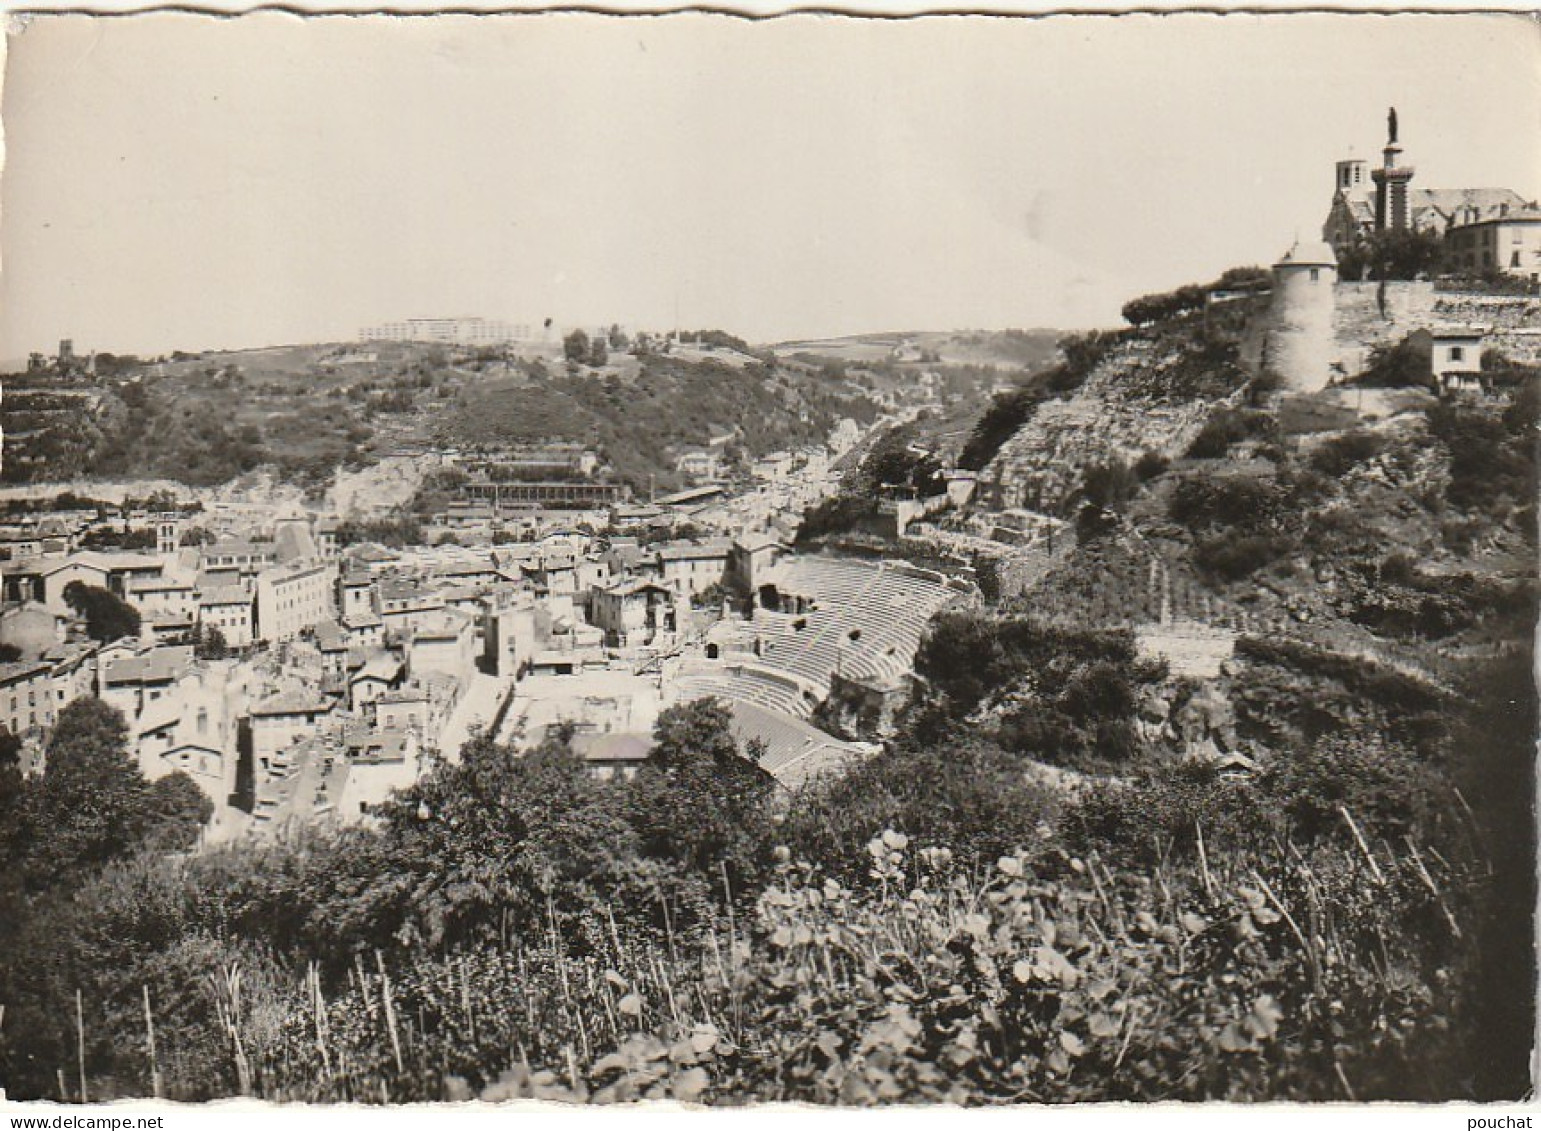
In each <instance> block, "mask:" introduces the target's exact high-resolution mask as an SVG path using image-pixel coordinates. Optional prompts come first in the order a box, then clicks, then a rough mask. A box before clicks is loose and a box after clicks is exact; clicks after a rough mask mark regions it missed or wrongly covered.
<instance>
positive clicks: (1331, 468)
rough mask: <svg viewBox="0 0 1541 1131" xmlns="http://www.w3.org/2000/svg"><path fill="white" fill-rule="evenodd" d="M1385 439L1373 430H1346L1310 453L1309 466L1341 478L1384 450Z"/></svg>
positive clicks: (1322, 472)
mask: <svg viewBox="0 0 1541 1131" xmlns="http://www.w3.org/2000/svg"><path fill="white" fill-rule="evenodd" d="M1385 447H1386V441H1385V438H1384V437H1382V436H1377V435H1376V434H1375V433H1373V432H1364V431H1355V432H1346V433H1344V434H1343V435H1341V436H1334V437H1332V438H1331V439H1329V440H1326V441H1324V442H1323V443H1322V444H1321V445H1320V446H1319V447H1318V448H1317V449H1316V450H1315V451H1314V452H1312V453H1311V467H1312V468H1313V469H1314V470H1315V471H1318V472H1320V473H1321V474H1322V475H1327V476H1331V477H1332V478H1334V479H1338V478H1341V477H1342V476H1344V475H1346V474H1348V472H1350V471H1351V470H1353V469H1354V468H1356V467H1358V466H1359V465H1360V464H1362V463H1368V462H1369V461H1370V460H1372V459H1374V458H1375V457H1376V456H1378V455H1380V453H1381V452H1382V451H1384V450H1385Z"/></svg>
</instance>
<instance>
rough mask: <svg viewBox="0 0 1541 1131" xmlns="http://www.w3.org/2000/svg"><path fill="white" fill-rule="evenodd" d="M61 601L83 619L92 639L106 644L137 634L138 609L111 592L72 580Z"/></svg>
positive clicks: (65, 588) (66, 587)
mask: <svg viewBox="0 0 1541 1131" xmlns="http://www.w3.org/2000/svg"><path fill="white" fill-rule="evenodd" d="M64 602H65V604H67V605H69V607H70V608H72V609H74V610H75V612H76V613H77V614H78V615H80V616H81V617H82V618H84V619H85V622H86V633H87V635H89V636H90V637H91V639H92V640H97V641H100V642H101V643H103V644H109V643H111V642H112V641H114V640H120V639H122V638H123V637H125V636H138V635H139V610H138V609H136V608H134V606H132V605H130V604H128V603H127V602H126V601H124V600H123V599H122V598H120V597H119V596H118V595H117V594H115V593H113V592H112V591H111V590H108V589H103V588H101V587H100V586H97V585H87V584H86V583H85V582H84V581H72V582H70V583H69V584H68V585H66V586H65V587H64Z"/></svg>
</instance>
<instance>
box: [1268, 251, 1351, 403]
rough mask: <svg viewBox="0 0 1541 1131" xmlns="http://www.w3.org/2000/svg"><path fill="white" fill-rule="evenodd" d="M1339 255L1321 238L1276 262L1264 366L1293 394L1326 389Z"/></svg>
mask: <svg viewBox="0 0 1541 1131" xmlns="http://www.w3.org/2000/svg"><path fill="white" fill-rule="evenodd" d="M1337 281H1338V257H1337V256H1336V255H1335V254H1333V250H1332V248H1331V247H1330V246H1329V245H1328V244H1326V243H1324V242H1322V241H1320V240H1317V241H1314V242H1311V243H1300V242H1299V241H1296V243H1295V246H1294V247H1292V248H1290V249H1289V251H1287V252H1286V253H1285V255H1284V258H1282V259H1280V260H1279V262H1277V263H1275V264H1274V265H1273V300H1272V305H1271V308H1270V310H1269V320H1268V321H1269V326H1268V337H1267V340H1266V342H1265V344H1264V349H1263V368H1265V369H1268V370H1271V371H1272V372H1274V373H1277V374H1278V375H1279V376H1280V377H1281V378H1282V379H1283V381H1284V387H1285V388H1286V389H1288V390H1289V391H1290V392H1296V393H1314V392H1316V391H1317V390H1318V389H1323V388H1326V386H1327V381H1328V379H1329V377H1330V376H1331V366H1332V355H1333V348H1332V293H1333V285H1334V284H1335V283H1336V282H1337Z"/></svg>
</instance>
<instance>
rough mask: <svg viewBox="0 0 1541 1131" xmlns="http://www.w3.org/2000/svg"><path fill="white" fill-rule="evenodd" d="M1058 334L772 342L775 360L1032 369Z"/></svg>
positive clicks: (919, 334) (928, 334)
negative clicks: (776, 358) (799, 358)
mask: <svg viewBox="0 0 1541 1131" xmlns="http://www.w3.org/2000/svg"><path fill="white" fill-rule="evenodd" d="M1059 338H1060V331H1058V330H1044V329H1034V330H959V331H952V332H940V331H931V330H921V331H912V332H895V333H884V334H856V335H853V336H851V337H845V338H819V339H809V340H804V341H792V342H778V343H777V344H775V345H773V346H772V347H771V349H772V350H773V351H774V352H775V354H776V356H778V357H810V358H819V359H826V360H830V361H839V362H848V363H858V364H859V363H872V362H881V361H929V362H931V363H933V364H941V365H993V366H1003V367H1008V368H1024V369H1035V368H1038V367H1040V366H1043V365H1046V364H1048V363H1049V362H1050V361H1051V360H1053V358H1054V355H1055V349H1056V346H1057V343H1058V341H1059Z"/></svg>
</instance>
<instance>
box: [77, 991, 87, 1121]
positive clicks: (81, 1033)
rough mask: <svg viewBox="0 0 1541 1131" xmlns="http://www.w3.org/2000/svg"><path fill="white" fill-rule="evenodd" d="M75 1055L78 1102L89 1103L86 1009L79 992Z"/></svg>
mask: <svg viewBox="0 0 1541 1131" xmlns="http://www.w3.org/2000/svg"><path fill="white" fill-rule="evenodd" d="M75 1054H76V1058H77V1059H78V1061H79V1063H80V1102H81V1103H87V1102H89V1101H88V1100H87V1098H86V1009H85V1003H84V1001H83V1000H82V998H81V996H80V991H79V990H78V989H77V990H76V991H75Z"/></svg>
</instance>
